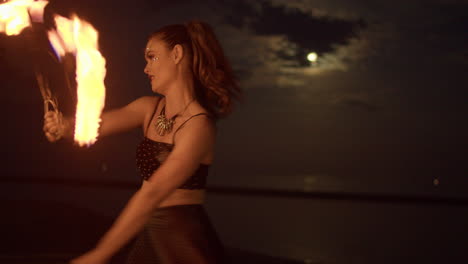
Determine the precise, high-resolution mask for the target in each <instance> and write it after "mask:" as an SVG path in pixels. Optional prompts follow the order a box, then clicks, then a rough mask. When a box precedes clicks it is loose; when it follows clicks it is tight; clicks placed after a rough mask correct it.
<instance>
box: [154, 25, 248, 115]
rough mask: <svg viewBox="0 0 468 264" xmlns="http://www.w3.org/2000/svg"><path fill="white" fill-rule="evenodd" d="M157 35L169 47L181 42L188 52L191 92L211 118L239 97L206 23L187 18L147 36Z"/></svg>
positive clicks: (225, 112)
mask: <svg viewBox="0 0 468 264" xmlns="http://www.w3.org/2000/svg"><path fill="white" fill-rule="evenodd" d="M155 36H158V37H160V38H161V39H162V40H163V41H165V42H166V43H167V44H168V46H169V47H170V48H173V47H174V46H175V45H176V44H181V45H183V46H184V47H185V48H187V50H188V51H189V53H191V56H192V73H193V75H194V78H195V84H196V85H195V96H196V99H197V101H199V103H200V104H201V105H202V106H203V107H205V108H206V109H207V110H208V111H209V112H210V114H211V115H213V116H214V117H215V118H222V117H226V116H227V115H229V114H230V113H231V112H232V109H233V103H234V102H233V101H234V99H237V100H240V99H241V94H242V92H241V90H240V88H239V85H238V82H237V79H236V78H235V76H234V73H233V71H232V68H231V65H230V64H229V61H228V60H227V58H226V57H225V55H224V52H223V49H222V47H221V44H220V43H219V41H218V39H217V38H216V35H215V33H214V31H213V29H212V28H211V26H209V25H208V24H207V23H204V22H201V21H190V22H188V23H187V24H185V25H169V26H166V27H163V28H161V29H160V30H158V31H156V32H155V33H153V34H152V35H151V36H150V37H155Z"/></svg>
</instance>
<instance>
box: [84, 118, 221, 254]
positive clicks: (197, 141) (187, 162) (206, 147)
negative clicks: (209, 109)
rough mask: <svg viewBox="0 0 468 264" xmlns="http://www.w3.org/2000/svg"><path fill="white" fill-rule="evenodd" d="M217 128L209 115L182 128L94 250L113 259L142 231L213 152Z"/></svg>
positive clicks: (196, 119)
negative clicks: (169, 197)
mask: <svg viewBox="0 0 468 264" xmlns="http://www.w3.org/2000/svg"><path fill="white" fill-rule="evenodd" d="M214 141H215V128H214V124H213V123H212V121H211V120H209V119H208V118H207V117H205V116H200V117H197V118H194V119H193V120H191V121H190V122H188V123H187V125H186V126H185V127H184V129H182V130H180V131H179V133H178V137H177V144H176V145H175V147H174V149H173V150H172V152H171V153H170V154H169V156H168V157H167V159H166V161H165V162H164V163H163V164H162V165H161V166H160V167H159V168H158V169H157V170H156V171H155V172H154V173H153V175H152V176H151V178H150V180H149V181H148V182H147V184H145V185H144V186H143V187H142V188H141V189H140V190H139V191H137V192H136V193H135V194H134V195H133V197H132V198H131V199H130V201H129V202H128V203H127V205H126V206H125V208H124V210H123V211H122V213H121V214H120V216H119V217H118V218H117V219H116V221H115V222H114V224H113V225H112V227H111V228H110V229H109V231H108V232H107V233H106V234H105V235H104V236H103V237H102V239H101V240H100V241H99V243H98V244H97V246H96V248H95V249H94V250H93V252H94V253H95V254H96V255H99V256H104V259H106V258H110V257H111V256H112V255H114V254H115V253H116V252H117V251H118V250H119V249H120V248H122V247H123V246H124V245H125V244H126V243H128V241H130V240H131V239H132V238H133V237H135V236H136V234H137V233H138V232H140V231H141V230H142V229H143V227H144V225H145V224H146V223H147V222H148V220H149V219H150V217H151V215H152V213H153V212H154V210H157V209H156V208H157V207H158V205H159V204H160V203H161V202H162V201H163V200H164V199H165V198H166V197H168V196H169V195H170V194H171V193H172V192H173V191H175V189H177V188H178V186H180V185H182V184H183V183H184V182H185V181H186V180H187V179H188V178H189V177H190V176H191V175H192V174H193V173H194V172H195V170H196V169H197V168H198V166H199V165H200V163H201V161H202V160H203V158H205V157H206V156H207V155H210V154H212V151H213V149H214Z"/></svg>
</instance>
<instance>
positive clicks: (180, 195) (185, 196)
mask: <svg viewBox="0 0 468 264" xmlns="http://www.w3.org/2000/svg"><path fill="white" fill-rule="evenodd" d="M145 184H147V183H146V181H143V186H144V185H145ZM204 201H205V190H204V189H197V190H189V189H176V190H175V191H174V192H172V193H171V194H170V195H169V196H168V197H167V198H166V199H164V200H163V201H162V202H161V203H160V204H159V206H158V207H167V206H174V205H182V204H202V203H203V202H204Z"/></svg>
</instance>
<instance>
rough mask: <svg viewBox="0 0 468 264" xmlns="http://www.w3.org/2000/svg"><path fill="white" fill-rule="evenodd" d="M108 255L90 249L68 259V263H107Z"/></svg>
mask: <svg viewBox="0 0 468 264" xmlns="http://www.w3.org/2000/svg"><path fill="white" fill-rule="evenodd" d="M108 262H109V257H107V256H104V255H102V254H100V252H98V251H96V250H91V251H89V252H87V253H85V254H83V255H81V256H79V257H77V258H74V259H72V260H71V261H70V263H69V264H107V263H108Z"/></svg>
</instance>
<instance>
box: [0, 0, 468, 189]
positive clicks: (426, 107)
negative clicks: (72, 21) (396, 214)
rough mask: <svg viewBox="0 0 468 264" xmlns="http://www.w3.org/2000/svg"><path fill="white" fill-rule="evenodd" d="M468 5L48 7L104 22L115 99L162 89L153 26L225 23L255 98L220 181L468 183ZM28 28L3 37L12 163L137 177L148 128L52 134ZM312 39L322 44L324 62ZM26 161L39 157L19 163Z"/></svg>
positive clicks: (219, 165) (400, 185)
mask: <svg viewBox="0 0 468 264" xmlns="http://www.w3.org/2000/svg"><path fill="white" fill-rule="evenodd" d="M467 7H468V1H456V0H451V1H447V0H424V1H423V0H411V1H384V0H378V1H376V0H374V1H350V0H310V1H306V0H303V1H299V0H297V1H286V0H283V1H280V0H271V1H238V0H225V1H194V2H192V1H180V0H174V1H127V2H123V1H120V2H119V1H108V0H106V1H51V3H50V4H49V6H48V7H47V9H48V13H50V12H56V13H59V14H61V15H68V14H69V13H70V12H76V13H77V14H78V15H79V16H81V17H82V18H84V19H86V20H88V21H90V22H91V23H92V24H93V25H94V26H95V27H96V28H97V30H98V31H99V32H100V46H101V50H102V53H103V55H104V56H105V58H106V60H107V71H108V74H107V77H106V86H107V98H106V109H112V108H115V107H120V106H123V105H125V104H127V103H129V102H130V101H132V100H134V99H136V98H138V97H140V96H143V95H149V94H150V93H151V90H150V85H149V83H148V81H147V78H146V77H145V75H144V74H143V67H144V63H145V62H144V59H143V54H142V49H143V48H144V46H145V42H146V38H147V36H148V35H149V34H150V33H151V32H152V31H154V30H156V29H157V28H159V27H160V26H163V25H166V24H171V23H180V22H185V21H187V20H190V19H202V20H205V21H207V22H208V23H210V24H211V25H212V26H213V27H214V29H215V31H216V33H217V35H218V37H219V39H220V41H221V42H222V44H223V47H224V49H225V52H226V54H227V56H228V57H229V59H230V60H231V62H232V64H233V67H234V69H235V71H236V73H237V75H238V77H239V80H240V83H241V86H242V88H243V90H244V92H245V98H244V101H243V102H242V103H241V104H239V105H238V106H237V108H236V111H235V113H234V114H233V115H232V116H231V117H229V118H228V119H226V120H222V121H220V123H219V134H218V146H217V160H216V162H215V165H214V166H213V171H212V175H211V177H210V179H209V183H210V184H212V185H218V186H219V185H220V186H241V187H259V188H280V189H299V190H301V189H303V188H306V189H308V190H318V191H347V192H368V193H392V194H429V195H437V196H439V195H440V196H463V195H466V190H467V189H468V179H467V178H466V177H467V176H468V175H467V172H468V169H467V167H468V165H467V164H468V162H467V160H466V157H467V155H466V154H467V153H466V149H467V146H468V144H467V143H468V139H467V136H466V135H468V125H467V124H468V123H467V120H466V113H467V112H468V111H467V110H468V106H467V104H466V99H467V95H468V93H467V90H466V88H467V87H468V78H467V77H466V73H467V70H468V64H467V62H468V60H467V56H468V53H467V47H468V45H467V44H468V35H467V34H466V28H467V26H468V22H467V11H468V9H467ZM25 38H26V37H25V36H23V35H21V36H18V37H8V38H7V37H5V36H0V62H1V66H0V67H1V68H0V69H1V71H0V74H1V79H0V85H1V87H2V91H3V93H4V97H3V103H2V107H3V113H4V116H3V120H2V121H3V123H4V124H6V126H5V127H6V128H4V129H3V131H2V133H3V136H4V138H5V139H6V140H5V141H4V142H5V143H4V145H3V146H4V150H5V151H6V152H5V153H9V155H8V158H7V159H5V160H4V162H5V163H4V167H5V168H7V171H8V172H9V173H10V174H15V175H29V176H31V175H34V174H50V175H49V176H54V175H53V173H51V172H49V171H48V170H47V169H46V168H47V167H48V166H49V165H50V164H54V166H57V167H56V168H57V170H56V171H58V172H60V173H58V172H57V174H61V173H63V172H64V171H70V168H74V170H73V171H76V170H77V167H80V166H81V165H80V164H85V166H90V167H92V168H91V169H89V170H85V169H83V170H85V171H86V172H90V171H91V172H93V171H95V172H96V174H99V173H103V172H106V173H107V174H106V175H107V176H106V177H107V178H102V176H101V179H108V180H119V181H136V180H137V177H136V171H135V165H134V160H133V159H134V150H135V144H136V143H137V141H138V139H139V138H140V136H141V133H140V132H139V131H138V132H131V133H128V134H126V135H118V136H111V137H109V138H106V139H102V140H100V141H99V142H98V143H97V144H96V145H95V146H93V147H91V148H90V149H80V148H78V147H77V146H72V144H71V142H61V143H58V144H49V143H47V142H46V141H45V138H44V137H43V136H42V134H41V133H42V129H41V126H42V123H41V122H42V119H41V118H42V102H41V98H40V94H39V91H38V89H37V87H36V83H35V80H34V78H33V77H34V75H33V71H32V64H33V62H32V59H31V57H30V56H28V53H27V52H26V51H25V50H28V49H30V48H31V45H34V44H35V43H31V42H27V41H25ZM309 52H316V53H317V54H318V61H317V62H316V63H315V64H311V63H310V62H308V61H307V60H306V56H307V54H308V53H309ZM56 67H57V65H56ZM57 75H58V74H57ZM58 83H59V81H58ZM55 86H56V87H55V88H54V89H56V91H57V92H58V93H59V94H60V95H61V96H62V100H61V105H62V107H63V109H72V108H73V107H72V106H73V104H71V99H70V98H71V95H69V94H67V93H65V92H63V89H64V88H63V87H61V88H60V87H58V86H60V85H55ZM65 112H66V111H65ZM5 113H6V114H5ZM23 161H26V162H28V163H29V164H30V166H19V167H20V168H18V164H22V162H23ZM69 174H70V173H69ZM91 174H92V173H91ZM56 176H58V177H65V176H62V175H56ZM67 177H71V178H73V177H74V178H76V177H88V178H93V177H94V176H93V175H89V173H87V175H86V176H82V175H81V176H80V175H79V174H78V173H77V174H76V175H71V176H69V175H68V176H67ZM436 178H437V179H439V181H440V184H439V185H438V186H434V184H433V180H434V179H436Z"/></svg>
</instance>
